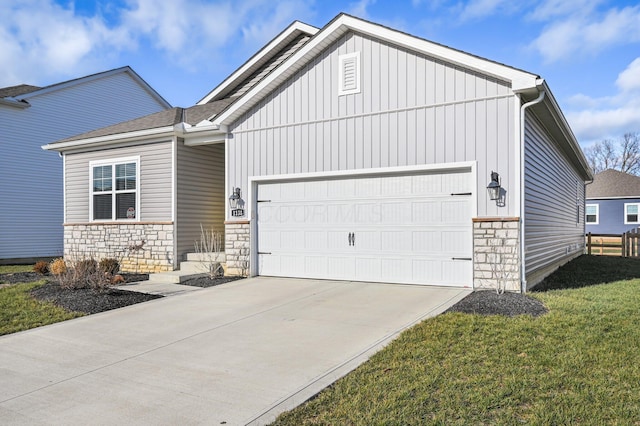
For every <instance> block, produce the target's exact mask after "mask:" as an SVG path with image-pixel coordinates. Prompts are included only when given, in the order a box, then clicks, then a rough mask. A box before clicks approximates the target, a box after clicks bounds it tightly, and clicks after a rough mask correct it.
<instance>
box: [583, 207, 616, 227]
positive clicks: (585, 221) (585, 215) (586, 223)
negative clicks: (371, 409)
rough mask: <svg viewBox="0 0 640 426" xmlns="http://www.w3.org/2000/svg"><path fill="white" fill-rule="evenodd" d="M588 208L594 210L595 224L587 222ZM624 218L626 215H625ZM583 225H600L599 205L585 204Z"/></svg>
mask: <svg viewBox="0 0 640 426" xmlns="http://www.w3.org/2000/svg"><path fill="white" fill-rule="evenodd" d="M589 207H595V208H596V221H595V222H587V215H588V214H587V209H588V208H589ZM625 217H626V214H625ZM584 223H585V225H600V204H585V205H584Z"/></svg>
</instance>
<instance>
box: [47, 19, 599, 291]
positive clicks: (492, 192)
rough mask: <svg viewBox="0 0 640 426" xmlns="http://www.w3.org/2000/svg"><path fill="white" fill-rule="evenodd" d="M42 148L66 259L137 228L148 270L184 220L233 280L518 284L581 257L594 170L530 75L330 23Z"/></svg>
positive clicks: (290, 32) (381, 31) (163, 262)
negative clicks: (53, 168) (210, 85)
mask: <svg viewBox="0 0 640 426" xmlns="http://www.w3.org/2000/svg"><path fill="white" fill-rule="evenodd" d="M44 148H45V149H48V150H54V151H58V152H60V153H61V154H62V155H63V156H64V158H65V190H66V204H65V235H66V236H67V238H66V239H65V252H66V253H70V252H73V251H78V250H96V249H97V245H98V243H100V242H102V241H116V243H113V245H111V246H107V247H105V246H104V245H103V246H101V247H100V250H102V251H101V252H100V253H101V254H102V255H104V256H108V255H110V253H112V252H113V251H115V250H118V249H119V247H121V246H123V245H126V244H127V242H128V241H136V240H137V239H138V240H140V239H142V238H143V237H144V240H145V241H146V242H147V248H146V251H145V253H144V259H142V260H143V266H144V267H145V268H146V269H147V270H172V269H177V268H179V267H180V262H181V261H182V260H183V259H184V256H185V255H186V254H187V253H188V252H189V251H193V249H192V247H193V241H194V240H196V239H197V238H198V235H199V231H200V225H201V224H202V225H203V226H205V227H211V228H214V229H218V230H224V234H225V254H226V266H227V271H228V272H229V273H244V272H246V273H248V274H250V275H271V276H282V277H308V278H319V279H336V280H359V281H378V282H392V283H406V284H433V285H449V286H467V287H472V286H473V287H474V288H483V287H496V286H503V287H506V288H507V289H508V290H513V291H526V290H527V289H528V288H531V287H532V286H533V285H535V284H536V283H537V282H539V281H540V280H541V279H542V278H544V277H545V276H546V275H548V274H549V273H551V272H552V271H553V270H554V269H556V268H557V267H558V266H559V265H561V264H563V263H565V262H567V261H569V260H570V259H572V258H574V257H576V256H578V255H580V254H581V253H582V252H583V249H584V231H585V224H584V194H585V182H586V181H589V180H591V179H592V174H591V170H590V169H589V166H588V165H587V162H586V160H585V158H584V156H583V154H582V151H581V150H580V147H579V145H578V143H577V141H576V139H575V137H574V135H573V133H572V131H571V129H570V128H569V125H568V123H567V121H566V119H565V118H564V116H563V114H562V112H561V111H560V108H559V106H558V104H557V102H556V100H555V99H554V97H553V95H552V93H551V91H550V89H549V87H548V85H547V84H546V82H545V81H544V80H543V79H542V78H540V77H539V76H538V75H535V74H532V73H529V72H526V71H522V70H519V69H515V68H512V67H509V66H507V65H503V64H500V63H496V62H493V61H490V60H487V59H483V58H480V57H477V56H474V55H471V54H468V53H465V52H462V51H459V50H455V49H452V48H449V47H446V46H443V45H440V44H436V43H433V42H430V41H427V40H424V39H421V38H418V37H414V36H412V35H409V34H405V33H403V32H400V31H397V30H394V29H391V28H387V27H384V26H381V25H378V24H375V23H371V22H368V21H365V20H362V19H358V18H355V17H352V16H349V15H345V14H341V15H338V16H337V17H336V18H334V19H333V20H332V21H331V22H329V23H328V24H327V25H326V26H324V27H323V28H321V29H318V28H314V27H311V26H309V25H305V24H302V23H300V22H295V23H293V24H292V25H291V26H289V27H288V28H287V29H285V30H284V31H283V32H282V33H280V34H279V35H278V36H277V37H276V38H274V39H273V40H272V41H271V42H270V43H268V44H267V45H266V46H265V47H264V48H263V49H261V50H260V51H259V52H257V53H256V54H255V55H254V56H253V57H251V58H250V59H249V60H248V61H247V62H246V63H245V64H243V65H242V66H241V67H240V68H239V69H238V70H236V71H235V72H234V73H233V74H231V75H230V76H229V77H228V78H227V79H225V80H224V81H223V82H222V83H221V84H220V85H219V86H217V87H216V88H215V89H214V90H212V91H211V92H210V93H208V94H207V95H206V96H205V97H204V98H203V99H202V100H200V101H199V102H198V103H197V104H196V105H195V106H193V107H191V108H187V109H181V108H176V109H174V110H173V112H172V113H169V112H163V113H158V114H155V115H151V116H148V117H145V118H141V119H138V120H134V121H131V122H129V123H122V124H119V125H116V126H113V127H108V128H105V129H101V130H97V131H95V132H90V133H87V134H84V135H80V136H75V137H71V138H68V139H65V140H61V141H58V142H56V143H52V144H49V145H47V146H45V147H44ZM129 168H130V170H131V173H130V174H129V172H128V171H127V170H129ZM104 170H116V172H114V176H115V177H114V179H116V182H117V180H118V179H120V181H121V182H129V180H130V182H131V186H130V187H129V186H126V185H125V186H126V190H125V189H124V188H125V186H122V188H123V191H122V192H119V191H117V190H116V191H113V190H112V189H110V188H112V186H108V187H106V189H105V187H103V186H102V185H103V182H104V179H103V178H102V177H101V176H104V175H101V173H102V172H103V171H104ZM117 170H120V172H117ZM133 171H135V176H134V173H133ZM90 176H92V178H91V179H93V180H92V182H93V185H89V180H90ZM96 176H97V177H96ZM138 182H139V184H138ZM123 185H124V183H123ZM114 186H115V185H114ZM101 197H105V201H104V203H105V205H107V208H103V207H104V206H103V201H101ZM118 197H121V199H120V200H119V199H118ZM125 198H126V199H127V200H126V201H125ZM114 203H115V204H117V203H120V206H121V210H118V211H112V210H110V209H109V207H108V206H113V204H114ZM129 208H131V210H129ZM103 210H104V211H103ZM128 211H132V212H135V214H132V215H131V216H129V215H128V213H127V212H128ZM100 250H98V251H100Z"/></svg>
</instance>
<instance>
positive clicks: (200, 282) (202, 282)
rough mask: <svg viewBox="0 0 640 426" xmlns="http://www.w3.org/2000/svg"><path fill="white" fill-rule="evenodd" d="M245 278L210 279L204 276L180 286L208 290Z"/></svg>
mask: <svg viewBox="0 0 640 426" xmlns="http://www.w3.org/2000/svg"><path fill="white" fill-rule="evenodd" d="M243 278H244V277H218V278H209V277H207V276H204V277H197V278H191V279H190V280H186V281H183V282H181V283H180V284H182V285H190V286H193V287H202V288H207V287H213V286H216V285H220V284H224V283H229V282H231V281H236V280H241V279H243Z"/></svg>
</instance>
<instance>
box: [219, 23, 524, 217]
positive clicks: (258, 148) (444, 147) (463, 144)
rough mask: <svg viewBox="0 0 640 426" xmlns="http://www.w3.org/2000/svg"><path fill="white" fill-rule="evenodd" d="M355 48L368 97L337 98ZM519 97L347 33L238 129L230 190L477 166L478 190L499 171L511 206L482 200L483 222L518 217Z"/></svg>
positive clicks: (488, 81) (498, 84)
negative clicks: (278, 177)
mask: <svg viewBox="0 0 640 426" xmlns="http://www.w3.org/2000/svg"><path fill="white" fill-rule="evenodd" d="M351 52H360V61H361V66H360V68H361V92H360V93H358V94H353V95H346V96H338V62H339V60H338V57H339V55H341V54H345V53H351ZM515 100H516V98H515V97H514V95H513V93H512V91H511V89H510V87H509V85H508V84H507V83H505V82H502V81H497V80H495V79H494V78H490V77H486V76H483V75H479V74H477V73H475V72H473V71H470V70H466V69H462V68H459V67H456V66H453V65H451V64H447V63H444V62H442V61H439V60H436V59H433V58H430V57H426V56H423V55H420V54H417V53H414V52H411V51H407V50H403V49H401V48H399V47H397V46H393V45H389V44H385V43H383V42H380V41H378V40H375V39H372V38H369V37H366V36H362V35H360V34H356V33H347V34H346V35H344V36H343V37H341V38H339V39H337V40H336V41H335V42H334V43H333V44H332V45H331V46H330V47H328V48H327V49H325V50H324V51H323V52H321V53H320V54H319V55H318V56H316V57H315V59H314V60H312V61H310V62H309V63H308V64H307V65H306V66H305V67H303V68H302V69H301V70H300V71H299V72H298V73H296V74H295V75H293V76H292V77H291V78H289V79H288V80H286V81H284V82H283V83H282V84H281V85H280V86H279V88H278V89H276V90H275V91H274V92H272V93H271V94H269V95H268V96H266V97H265V99H263V100H262V101H261V102H260V103H259V104H257V105H256V106H255V107H253V108H252V109H251V110H250V111H248V112H247V113H246V114H244V115H243V116H242V117H241V118H240V119H239V120H238V121H237V122H236V123H234V125H233V126H231V131H232V134H233V137H232V138H230V139H229V140H228V141H227V146H228V150H229V152H228V157H229V163H228V167H229V170H228V181H229V185H237V186H240V187H241V188H242V189H243V191H246V188H247V181H248V177H249V176H263V175H273V174H291V173H306V172H322V171H337V170H353V169H367V168H378V167H393V166H411V165H423V164H440V163H452V162H462V161H476V160H477V162H478V163H477V164H478V169H477V175H478V188H477V191H478V192H479V193H484V192H486V190H485V186H486V184H487V182H488V181H489V176H490V173H491V171H492V170H495V171H497V172H498V173H500V175H501V177H502V181H503V187H505V189H506V190H507V196H506V206H505V207H497V206H496V204H495V202H490V201H489V200H487V197H482V196H479V197H478V203H479V205H478V216H510V215H515V214H516V212H517V211H518V208H517V207H518V206H517V200H516V198H515V192H516V191H515V190H514V189H515V176H516V171H517V161H516V152H515V148H514V147H515V146H516V144H515V141H514V131H515V129H514V105H515ZM229 190H230V188H227V192H229Z"/></svg>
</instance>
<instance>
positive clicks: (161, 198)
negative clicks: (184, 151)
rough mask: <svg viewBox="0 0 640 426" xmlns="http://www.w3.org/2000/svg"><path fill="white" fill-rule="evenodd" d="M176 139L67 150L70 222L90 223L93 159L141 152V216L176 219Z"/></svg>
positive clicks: (150, 219) (151, 219)
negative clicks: (92, 149)
mask: <svg viewBox="0 0 640 426" xmlns="http://www.w3.org/2000/svg"><path fill="white" fill-rule="evenodd" d="M171 145H172V141H171V140H166V141H162V142H156V143H149V144H145V145H136V146H130V147H123V148H114V149H105V150H99V151H92V152H83V153H77V154H67V155H66V158H65V164H66V170H65V173H66V174H65V180H66V206H65V208H66V223H67V224H77V223H89V222H91V218H90V217H89V202H90V187H89V185H90V179H89V177H90V174H89V173H90V171H89V163H90V162H91V161H96V160H111V159H118V158H127V157H134V156H140V184H139V186H138V191H139V195H140V206H139V207H138V211H139V220H140V221H141V222H169V221H171V220H172V200H171V194H172V192H173V188H172V176H171V175H172V170H173V167H172V147H171Z"/></svg>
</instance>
